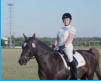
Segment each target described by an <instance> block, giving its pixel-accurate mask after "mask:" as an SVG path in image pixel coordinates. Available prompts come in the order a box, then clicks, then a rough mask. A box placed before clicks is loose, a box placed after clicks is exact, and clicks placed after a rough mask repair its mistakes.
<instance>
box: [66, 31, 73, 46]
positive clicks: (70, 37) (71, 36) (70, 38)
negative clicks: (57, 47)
mask: <svg viewBox="0 0 101 81" xmlns="http://www.w3.org/2000/svg"><path fill="white" fill-rule="evenodd" d="M73 37H74V34H73V33H71V32H70V34H69V36H68V40H67V41H66V43H65V47H66V46H68V44H70V43H71V42H72V40H73Z"/></svg>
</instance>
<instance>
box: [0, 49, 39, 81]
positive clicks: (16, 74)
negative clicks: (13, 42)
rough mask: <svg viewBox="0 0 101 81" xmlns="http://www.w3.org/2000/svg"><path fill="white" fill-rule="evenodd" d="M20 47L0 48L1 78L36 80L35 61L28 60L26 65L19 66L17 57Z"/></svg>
mask: <svg viewBox="0 0 101 81" xmlns="http://www.w3.org/2000/svg"><path fill="white" fill-rule="evenodd" d="M20 54H21V49H1V80H33V79H34V80H37V79H39V78H38V74H37V63H36V61H35V60H30V62H28V64H27V65H26V66H20V65H19V64H18V59H19V57H20Z"/></svg>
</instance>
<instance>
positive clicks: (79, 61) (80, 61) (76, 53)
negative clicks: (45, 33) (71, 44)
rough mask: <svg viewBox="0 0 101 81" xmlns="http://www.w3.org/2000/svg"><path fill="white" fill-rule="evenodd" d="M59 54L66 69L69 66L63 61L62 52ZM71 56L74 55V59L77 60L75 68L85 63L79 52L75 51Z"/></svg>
mask: <svg viewBox="0 0 101 81" xmlns="http://www.w3.org/2000/svg"><path fill="white" fill-rule="evenodd" d="M59 55H60V56H61V58H62V60H63V62H64V65H65V67H66V68H67V69H70V67H69V66H67V63H66V61H65V59H64V57H63V54H61V53H59ZM73 56H74V58H75V59H76V60H77V62H78V65H77V68H79V67H81V66H84V65H85V64H86V62H85V60H84V58H83V56H82V55H81V54H80V53H78V52H75V54H74V55H73Z"/></svg>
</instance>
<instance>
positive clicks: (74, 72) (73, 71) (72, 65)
mask: <svg viewBox="0 0 101 81" xmlns="http://www.w3.org/2000/svg"><path fill="white" fill-rule="evenodd" d="M70 71H71V74H72V78H71V79H73V80H77V79H78V78H77V68H76V64H75V62H74V60H73V61H72V62H70Z"/></svg>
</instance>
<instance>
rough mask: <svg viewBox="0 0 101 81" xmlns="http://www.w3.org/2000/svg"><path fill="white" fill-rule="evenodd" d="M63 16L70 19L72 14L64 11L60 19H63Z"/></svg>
mask: <svg viewBox="0 0 101 81" xmlns="http://www.w3.org/2000/svg"><path fill="white" fill-rule="evenodd" d="M65 18H70V20H72V15H71V14H70V13H64V14H63V16H62V20H64V19H65Z"/></svg>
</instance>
